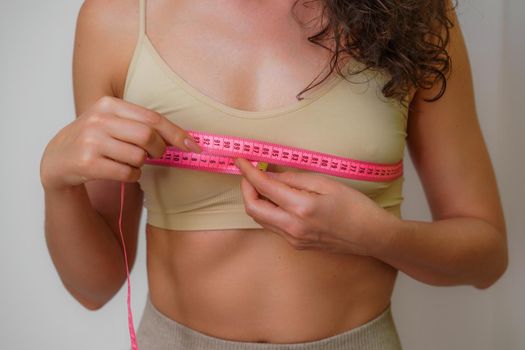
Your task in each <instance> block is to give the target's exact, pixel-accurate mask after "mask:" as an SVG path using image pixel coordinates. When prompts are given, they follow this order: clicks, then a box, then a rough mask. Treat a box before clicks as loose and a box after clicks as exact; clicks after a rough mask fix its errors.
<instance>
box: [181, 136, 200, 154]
mask: <svg viewBox="0 0 525 350" xmlns="http://www.w3.org/2000/svg"><path fill="white" fill-rule="evenodd" d="M184 144H185V145H186V147H188V148H189V149H190V150H191V151H193V152H196V153H201V152H202V150H201V148H200V147H199V145H197V143H196V142H195V141H193V140H192V139H189V138H185V139H184Z"/></svg>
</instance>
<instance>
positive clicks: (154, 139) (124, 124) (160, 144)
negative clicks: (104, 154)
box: [102, 113, 166, 159]
mask: <svg viewBox="0 0 525 350" xmlns="http://www.w3.org/2000/svg"><path fill="white" fill-rule="evenodd" d="M102 122H103V123H104V127H105V131H106V132H107V133H108V135H110V136H111V137H112V138H115V139H118V140H121V141H125V142H127V143H129V144H133V145H137V146H140V147H141V148H143V149H144V150H145V151H146V152H148V154H150V155H152V156H153V157H160V156H162V155H163V154H164V151H165V150H166V143H165V142H164V140H163V139H162V137H161V136H160V135H159V134H158V133H157V132H156V131H155V129H153V128H151V127H149V126H148V125H146V124H143V123H140V122H137V121H135V120H131V119H126V118H122V117H119V116H117V115H112V114H108V113H104V114H103V119H102ZM112 158H114V157H112ZM114 159H115V158H114Z"/></svg>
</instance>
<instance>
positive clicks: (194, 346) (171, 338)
mask: <svg viewBox="0 0 525 350" xmlns="http://www.w3.org/2000/svg"><path fill="white" fill-rule="evenodd" d="M137 342H138V348H139V350H168V349H169V350H285V349H286V350H307V349H308V350H314V349H315V350H401V343H400V341H399V337H398V334H397V331H396V327H395V325H394V321H393V319H392V314H391V309H390V306H389V307H388V308H387V309H386V310H385V311H384V312H383V313H382V314H381V315H379V316H377V317H376V318H374V319H373V320H371V321H369V322H367V323H365V324H363V325H361V326H359V327H357V328H354V329H351V330H348V331H345V332H343V333H339V334H336V335H334V336H330V337H328V338H324V339H320V340H315V341H310V342H305V343H288V344H276V343H255V342H244V341H239V342H238V341H232V340H226V339H221V338H216V337H213V336H209V335H206V334H204V333H201V332H199V331H196V330H194V329H192V328H189V327H187V326H185V325H183V324H181V323H178V322H176V321H175V320H173V319H171V318H168V317H167V316H166V315H164V314H162V313H161V312H160V311H159V310H157V308H156V307H155V306H154V305H153V304H152V303H151V300H150V297H149V294H148V298H147V301H146V306H145V308H144V313H143V315H142V318H141V320H140V324H139V327H138V329H137Z"/></svg>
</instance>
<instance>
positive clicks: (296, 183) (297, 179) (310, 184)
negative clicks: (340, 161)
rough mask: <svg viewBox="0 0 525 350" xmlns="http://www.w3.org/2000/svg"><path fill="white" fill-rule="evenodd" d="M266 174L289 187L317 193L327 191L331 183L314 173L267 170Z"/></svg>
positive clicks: (325, 192)
mask: <svg viewBox="0 0 525 350" xmlns="http://www.w3.org/2000/svg"><path fill="white" fill-rule="evenodd" d="M268 176H270V177H271V178H273V179H275V180H279V181H281V182H283V183H285V184H286V185H288V186H290V187H293V188H296V189H300V190H306V191H309V192H315V193H318V194H327V193H329V192H328V188H329V186H332V185H333V183H332V181H331V180H330V179H327V178H326V177H324V176H322V175H320V174H316V173H303V172H296V171H285V172H283V173H273V172H272V173H270V172H269V173H268Z"/></svg>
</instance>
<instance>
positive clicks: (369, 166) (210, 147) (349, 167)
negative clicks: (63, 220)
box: [119, 131, 403, 350]
mask: <svg viewBox="0 0 525 350" xmlns="http://www.w3.org/2000/svg"><path fill="white" fill-rule="evenodd" d="M188 133H189V134H190V135H191V136H192V137H193V139H194V140H195V142H196V143H197V144H198V145H199V147H200V148H201V149H202V152H201V153H195V152H188V151H184V150H181V149H179V148H177V147H174V146H168V147H166V150H165V152H164V154H163V155H162V156H161V157H160V158H151V157H149V155H148V157H147V159H146V160H145V161H144V163H145V164H150V165H161V166H172V167H179V168H188V169H193V170H202V171H208V172H218V173H225V174H241V171H240V170H239V168H238V167H237V166H236V165H235V163H234V158H244V159H247V160H249V161H250V162H251V163H252V164H253V165H254V166H256V167H258V168H259V169H260V170H263V171H266V168H267V165H268V163H272V164H279V165H284V166H288V167H293V168H298V169H305V170H311V171H314V172H319V173H325V174H328V175H333V176H338V177H343V178H349V179H355V180H364V181H375V182H382V181H390V180H394V179H396V178H398V177H400V176H402V175H403V159H401V160H400V161H398V162H397V163H394V164H384V163H373V162H367V161H362V160H355V159H350V158H345V157H340V156H336V155H333V154H328V153H321V152H316V151H312V150H307V149H301V148H297V147H292V146H287V145H280V144H276V143H270V142H265V141H259V140H253V139H248V138H244V137H236V136H228V135H219V134H211V133H207V132H198V131H188ZM120 191H121V192H120V193H121V196H120V200H121V203H120V215H119V229H120V238H121V240H122V248H123V250H124V259H125V265H126V275H127V282H128V294H127V304H128V326H129V333H130V338H131V347H132V350H137V349H138V346H137V339H136V338H137V337H136V335H135V328H134V325H133V315H132V312H131V305H130V300H131V283H130V280H129V267H128V258H127V255H126V246H125V244H124V235H123V234H122V209H123V206H124V182H122V183H121V186H120Z"/></svg>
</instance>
